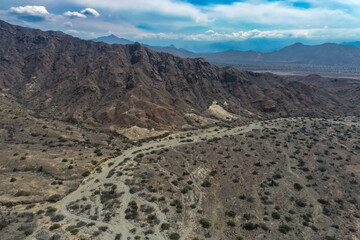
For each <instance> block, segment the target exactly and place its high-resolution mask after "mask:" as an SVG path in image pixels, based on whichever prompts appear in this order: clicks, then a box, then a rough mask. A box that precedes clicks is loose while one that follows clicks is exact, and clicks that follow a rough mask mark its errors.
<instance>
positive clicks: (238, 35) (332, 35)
mask: <svg viewBox="0 0 360 240" xmlns="http://www.w3.org/2000/svg"><path fill="white" fill-rule="evenodd" d="M359 34H360V28H335V29H330V28H313V29H288V30H268V31H260V30H258V29H253V30H249V31H237V32H232V33H218V32H213V33H211V34H209V33H206V34H190V35H186V34H175V33H141V34H138V35H137V38H145V39H146V38H154V39H173V40H175V39H176V40H179V39H181V40H190V41H227V40H234V41H244V40H247V39H256V38H271V39H281V38H295V39H298V38H302V39H324V40H326V39H342V38H349V39H352V38H355V37H356V36H359Z"/></svg>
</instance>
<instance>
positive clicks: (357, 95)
mask: <svg viewBox="0 0 360 240" xmlns="http://www.w3.org/2000/svg"><path fill="white" fill-rule="evenodd" d="M292 79H294V80H295V81H298V82H302V83H305V84H308V85H311V86H316V87H321V88H324V89H326V90H327V91H329V92H331V93H333V94H335V95H337V96H339V97H341V98H343V99H345V100H347V101H349V102H351V103H353V104H355V105H360V82H359V81H355V80H354V81H351V80H346V79H325V78H323V77H321V76H319V75H317V74H311V75H308V76H306V77H293V78H292Z"/></svg>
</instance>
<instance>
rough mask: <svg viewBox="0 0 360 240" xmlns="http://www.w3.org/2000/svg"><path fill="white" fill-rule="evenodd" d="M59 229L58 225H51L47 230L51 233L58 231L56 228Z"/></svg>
mask: <svg viewBox="0 0 360 240" xmlns="http://www.w3.org/2000/svg"><path fill="white" fill-rule="evenodd" d="M60 227H61V226H60V224H58V223H55V224H53V225H51V226H50V227H49V230H50V231H53V230H55V229H58V228H60Z"/></svg>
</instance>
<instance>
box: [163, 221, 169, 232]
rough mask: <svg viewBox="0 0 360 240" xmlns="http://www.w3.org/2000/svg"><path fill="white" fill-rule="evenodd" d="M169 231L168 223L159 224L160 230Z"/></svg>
mask: <svg viewBox="0 0 360 240" xmlns="http://www.w3.org/2000/svg"><path fill="white" fill-rule="evenodd" d="M169 229H170V223H163V224H161V230H164V231H165V230H169Z"/></svg>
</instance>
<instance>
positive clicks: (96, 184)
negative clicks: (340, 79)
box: [27, 118, 356, 240]
mask: <svg viewBox="0 0 360 240" xmlns="http://www.w3.org/2000/svg"><path fill="white" fill-rule="evenodd" d="M293 119H294V120H295V119H296V118H293ZM284 120H286V121H289V120H291V119H289V118H288V119H276V120H275V121H274V120H273V121H271V120H270V121H263V122H257V123H252V124H249V125H246V126H239V127H235V128H222V129H215V128H211V129H206V130H197V131H192V132H183V133H181V134H180V136H184V137H185V136H187V135H190V134H191V136H190V137H185V138H184V137H181V138H180V136H179V135H178V136H176V137H175V138H172V139H170V138H169V137H167V138H164V139H162V140H157V141H151V142H148V143H144V144H143V145H142V146H139V147H135V148H132V149H130V150H127V151H126V152H124V153H123V154H122V155H121V156H119V157H116V158H114V159H111V160H108V161H107V162H105V163H103V164H102V165H101V167H102V172H101V173H97V172H96V171H94V172H92V173H91V175H90V176H89V177H88V178H87V179H85V180H84V181H83V182H82V183H81V185H80V186H79V188H78V189H76V190H75V191H73V192H72V193H70V194H69V195H67V196H66V197H64V198H63V199H62V200H61V203H60V214H62V215H64V216H65V217H66V218H68V219H72V220H76V221H82V222H85V223H86V224H89V223H95V224H96V225H97V226H104V227H107V228H108V230H107V231H106V232H104V233H103V235H102V237H103V239H114V238H115V236H116V235H117V234H119V233H121V235H122V238H121V239H127V238H128V237H133V236H134V235H133V233H131V230H132V229H135V228H136V226H135V225H134V224H133V223H131V221H129V220H127V219H126V218H125V215H126V209H127V208H128V205H129V203H130V201H132V200H135V201H136V202H138V203H141V204H146V205H149V206H151V207H152V208H153V209H154V212H155V214H156V217H157V219H158V220H159V222H160V224H158V225H156V227H155V228H154V229H153V234H151V235H148V238H149V239H157V240H160V239H167V237H166V235H165V234H164V232H163V231H161V229H160V226H161V223H164V222H167V218H166V215H165V214H164V213H163V212H162V211H161V210H160V209H159V207H158V205H157V204H156V203H153V202H148V201H146V200H145V199H143V198H141V197H139V196H137V195H136V194H131V193H130V191H129V187H128V186H127V185H126V184H125V180H126V179H127V178H128V176H127V175H122V176H115V175H114V176H112V177H111V178H109V177H107V176H108V175H109V173H110V172H111V171H115V168H116V167H118V166H119V165H122V164H124V163H126V162H127V161H129V159H133V158H134V157H135V155H136V154H139V153H142V154H146V153H150V152H151V151H153V150H159V149H163V148H173V149H174V148H175V147H177V146H180V145H184V144H189V143H190V142H188V141H184V140H188V139H191V143H196V142H201V141H204V140H205V139H211V138H214V137H219V138H221V137H224V136H225V135H237V134H240V133H246V132H250V131H253V130H255V129H261V128H263V123H269V122H274V124H279V123H280V122H282V121H284ZM329 122H331V123H334V124H347V125H356V124H353V123H350V122H345V121H336V122H335V121H332V120H329ZM289 171H290V173H291V169H289ZM104 184H114V185H116V186H117V190H120V191H121V192H122V195H121V199H120V201H121V206H120V208H118V209H117V210H116V211H117V212H116V214H117V217H116V220H111V221H108V222H104V221H100V220H94V219H90V218H89V217H87V216H81V215H77V214H74V213H72V212H71V210H70V208H69V206H70V205H71V204H73V203H74V202H75V201H76V200H80V199H82V198H84V197H89V196H91V195H92V192H93V191H94V189H99V188H100V187H101V186H103V185H104ZM93 203H94V204H95V208H96V209H97V211H99V212H101V211H102V209H101V208H102V204H101V203H100V201H99V200H98V201H95V202H93ZM43 224H44V223H43ZM42 227H43V225H40V226H39V227H38V228H37V229H36V231H34V233H33V234H32V235H31V236H29V237H28V238H27V239H28V240H33V239H37V237H36V236H37V234H38V233H39V231H40V230H41V228H42ZM188 234H190V232H189V231H183V232H182V235H181V236H182V237H181V239H187V237H188Z"/></svg>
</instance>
